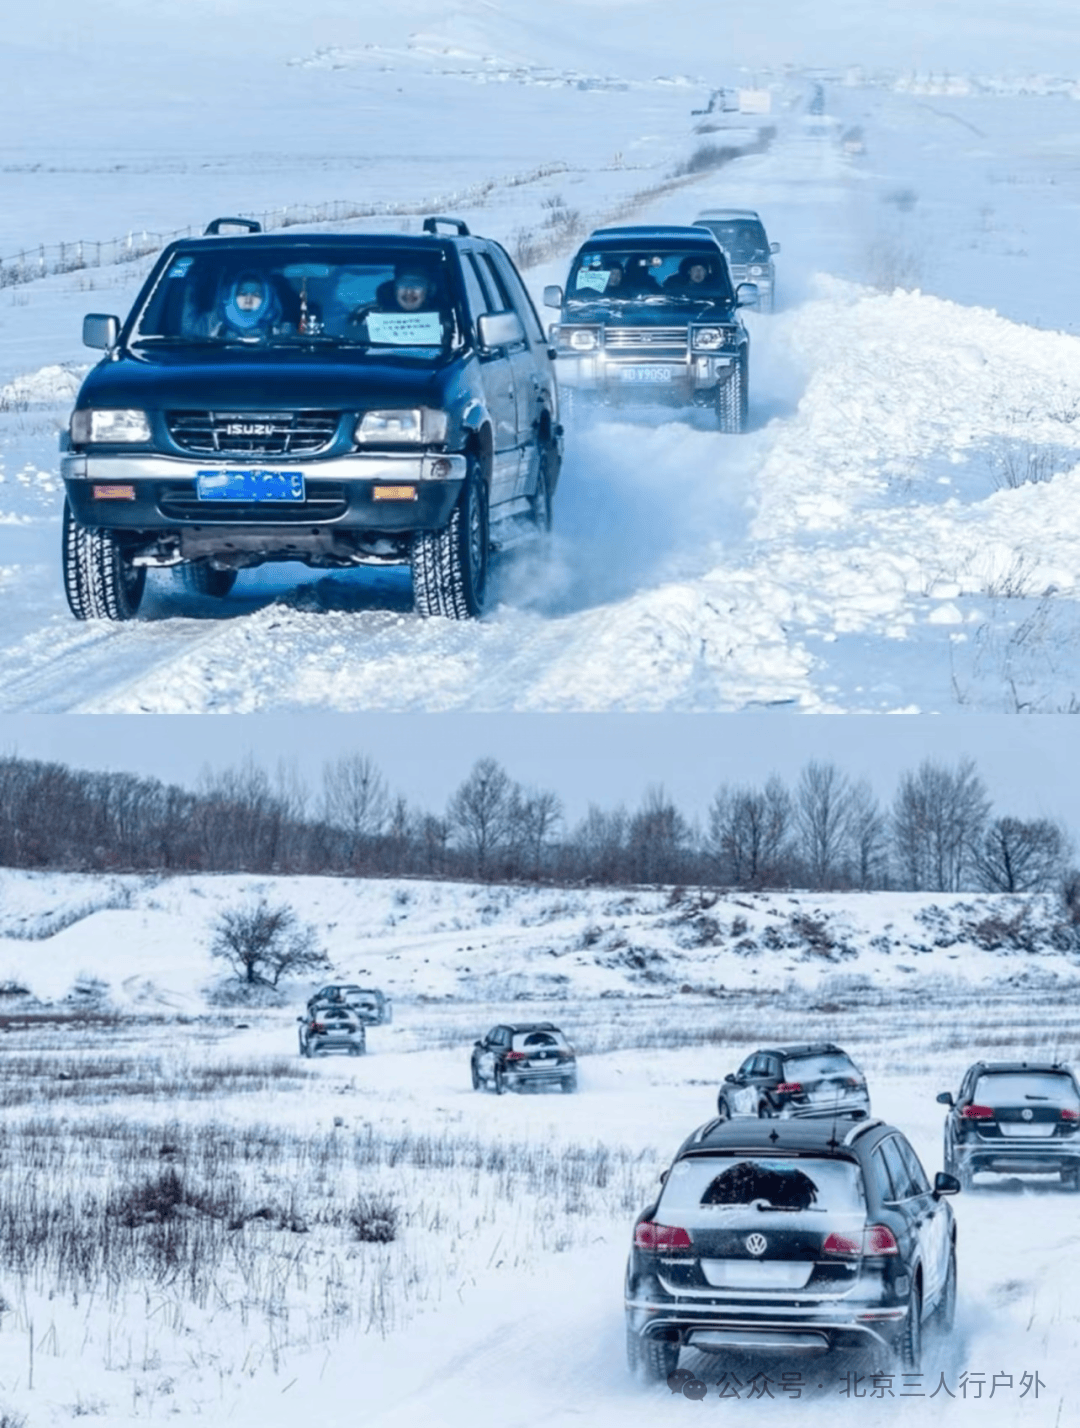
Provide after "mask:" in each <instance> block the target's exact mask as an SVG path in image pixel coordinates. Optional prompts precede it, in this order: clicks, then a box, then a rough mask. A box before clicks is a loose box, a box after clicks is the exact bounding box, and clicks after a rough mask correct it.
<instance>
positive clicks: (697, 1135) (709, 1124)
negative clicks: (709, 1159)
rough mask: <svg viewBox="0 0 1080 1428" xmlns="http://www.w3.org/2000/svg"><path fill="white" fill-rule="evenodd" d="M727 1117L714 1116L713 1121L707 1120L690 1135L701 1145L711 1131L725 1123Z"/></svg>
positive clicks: (695, 1142) (696, 1143)
mask: <svg viewBox="0 0 1080 1428" xmlns="http://www.w3.org/2000/svg"><path fill="white" fill-rule="evenodd" d="M725 1119H726V1117H725V1116H713V1118H712V1120H711V1121H706V1122H705V1124H704V1125H703V1126H698V1128H697V1130H696V1131H695V1132H694V1134H693V1135H692V1136H691V1137H690V1139H691V1140H692V1141H693V1142H694V1144H695V1145H700V1144H701V1142H702V1141H703V1140H704V1139H705V1137H706V1136H707V1135H708V1134H709V1132H710V1131H713V1130H715V1129H716V1127H717V1126H722V1125H723V1124H724V1121H725Z"/></svg>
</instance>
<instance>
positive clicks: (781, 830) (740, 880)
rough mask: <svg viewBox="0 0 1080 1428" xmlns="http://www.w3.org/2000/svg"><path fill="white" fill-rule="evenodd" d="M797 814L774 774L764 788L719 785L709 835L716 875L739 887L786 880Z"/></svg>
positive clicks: (721, 880)
mask: <svg viewBox="0 0 1080 1428" xmlns="http://www.w3.org/2000/svg"><path fill="white" fill-rule="evenodd" d="M793 818H794V814H793V808H792V802H791V795H790V793H789V792H788V790H787V786H786V785H785V784H784V782H783V780H782V779H780V778H779V776H778V775H776V774H772V775H770V777H769V779H768V780H767V782H766V784H765V787H764V788H763V789H754V788H748V787H742V788H730V787H728V785H726V784H725V785H723V786H722V787H721V788H720V789H718V791H717V793H716V795H715V796H714V798H713V801H712V803H711V805H710V807H709V814H708V826H707V829H706V835H705V846H706V850H707V851H708V853H709V856H710V858H711V860H712V863H713V867H714V869H715V872H716V876H717V879H718V881H719V882H721V883H725V884H727V885H729V886H731V887H740V888H758V887H764V886H765V885H766V884H769V883H772V884H774V885H776V884H778V883H782V882H785V881H787V877H788V873H789V868H790V860H791V841H792V827H793Z"/></svg>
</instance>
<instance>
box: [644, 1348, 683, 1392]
mask: <svg viewBox="0 0 1080 1428" xmlns="http://www.w3.org/2000/svg"><path fill="white" fill-rule="evenodd" d="M639 1354H640V1363H641V1373H642V1374H643V1376H644V1377H645V1379H646V1380H647V1381H648V1382H649V1383H667V1381H668V1377H669V1375H670V1374H673V1373H674V1372H675V1370H676V1369H677V1368H678V1367H679V1345H678V1344H671V1343H668V1341H667V1339H642V1340H641V1341H640V1348H639Z"/></svg>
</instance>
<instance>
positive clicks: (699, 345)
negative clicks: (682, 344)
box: [691, 327, 724, 352]
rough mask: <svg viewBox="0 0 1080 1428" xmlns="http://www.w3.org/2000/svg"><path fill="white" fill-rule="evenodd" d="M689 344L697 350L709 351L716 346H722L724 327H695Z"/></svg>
mask: <svg viewBox="0 0 1080 1428" xmlns="http://www.w3.org/2000/svg"><path fill="white" fill-rule="evenodd" d="M691 345H692V346H693V347H695V348H696V349H697V350H698V351H699V352H711V351H712V350H713V349H714V348H716V347H723V345H724V329H723V328H722V327H696V328H694V331H693V336H692V338H691Z"/></svg>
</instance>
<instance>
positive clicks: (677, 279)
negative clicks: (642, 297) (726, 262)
mask: <svg viewBox="0 0 1080 1428" xmlns="http://www.w3.org/2000/svg"><path fill="white" fill-rule="evenodd" d="M715 286H716V278H715V274H714V272H713V270H712V268H711V266H710V265H709V264H708V263H707V262H706V261H705V260H704V259H703V258H698V257H686V258H683V260H682V262H681V263H680V264H679V271H678V272H677V273H672V275H671V277H670V278H668V280H667V282H665V284H664V291H665V292H666V293H684V294H686V295H687V296H689V297H694V296H697V295H701V296H704V295H705V294H707V293H710V292H712V291H713V289H714V288H715Z"/></svg>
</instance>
